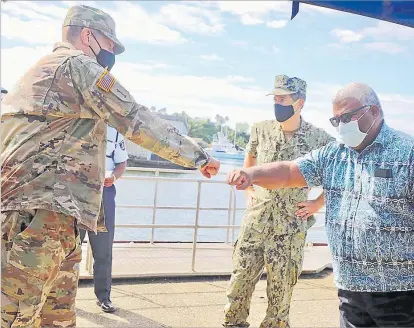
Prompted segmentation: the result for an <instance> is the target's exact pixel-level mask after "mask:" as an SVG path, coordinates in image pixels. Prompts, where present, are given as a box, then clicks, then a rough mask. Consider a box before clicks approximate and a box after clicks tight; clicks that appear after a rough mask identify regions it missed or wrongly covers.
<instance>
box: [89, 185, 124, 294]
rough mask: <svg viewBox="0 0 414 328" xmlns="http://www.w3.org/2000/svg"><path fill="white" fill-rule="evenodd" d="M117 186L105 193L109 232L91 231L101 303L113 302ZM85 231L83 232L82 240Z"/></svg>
mask: <svg viewBox="0 0 414 328" xmlns="http://www.w3.org/2000/svg"><path fill="white" fill-rule="evenodd" d="M115 196H116V189H115V186H114V185H112V186H111V187H105V188H104V191H103V207H104V213H105V227H106V230H108V232H98V234H97V235H95V233H93V232H91V231H89V232H88V237H89V242H90V243H91V248H92V255H93V260H94V263H93V279H94V286H95V287H94V288H95V295H96V297H97V299H98V300H99V301H100V302H105V301H110V300H111V285H112V245H113V241H114V234H115ZM84 237H85V231H84V230H82V231H81V239H82V240H83V238H84Z"/></svg>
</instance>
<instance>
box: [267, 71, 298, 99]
mask: <svg viewBox="0 0 414 328" xmlns="http://www.w3.org/2000/svg"><path fill="white" fill-rule="evenodd" d="M294 93H300V94H302V95H306V82H305V81H303V80H301V79H299V78H297V77H289V76H286V75H276V78H275V88H274V89H273V90H272V91H270V92H269V93H268V94H267V96H270V95H273V96H284V95H292V94H294Z"/></svg>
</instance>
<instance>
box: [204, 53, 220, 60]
mask: <svg viewBox="0 0 414 328" xmlns="http://www.w3.org/2000/svg"><path fill="white" fill-rule="evenodd" d="M200 58H201V59H204V60H210V61H223V60H224V59H223V58H221V57H220V56H217V55H216V54H211V55H200Z"/></svg>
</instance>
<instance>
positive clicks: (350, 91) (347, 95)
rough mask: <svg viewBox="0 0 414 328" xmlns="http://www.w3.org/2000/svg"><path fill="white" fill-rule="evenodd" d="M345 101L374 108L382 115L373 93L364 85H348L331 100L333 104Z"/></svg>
mask: <svg viewBox="0 0 414 328" xmlns="http://www.w3.org/2000/svg"><path fill="white" fill-rule="evenodd" d="M347 100H354V101H355V102H357V103H358V104H359V105H360V106H361V107H362V106H376V107H378V109H379V111H380V112H381V114H382V107H381V103H380V101H379V99H378V96H377V94H376V93H375V91H374V90H373V89H372V88H371V87H370V86H368V85H366V84H364V83H356V82H354V83H350V84H348V85H346V86H345V87H343V88H342V89H340V90H339V91H338V92H337V93H336V95H335V97H334V98H333V100H332V103H333V104H341V103H343V102H345V101H347Z"/></svg>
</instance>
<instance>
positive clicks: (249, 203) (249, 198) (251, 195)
mask: <svg viewBox="0 0 414 328" xmlns="http://www.w3.org/2000/svg"><path fill="white" fill-rule="evenodd" d="M245 192H246V194H245V197H246V207H247V208H250V207H253V206H254V203H255V201H256V191H255V190H254V188H253V187H251V188H247V189H246V191H245Z"/></svg>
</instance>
